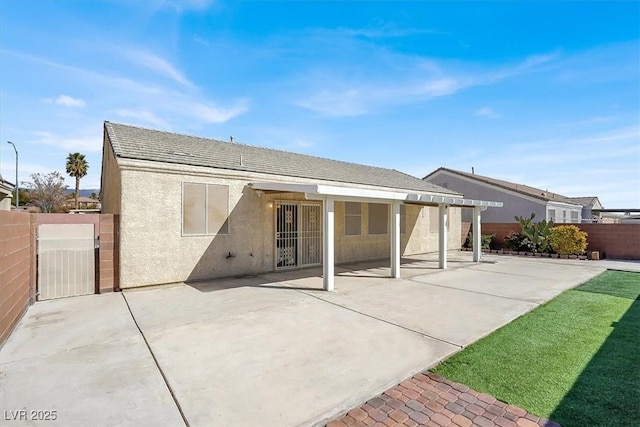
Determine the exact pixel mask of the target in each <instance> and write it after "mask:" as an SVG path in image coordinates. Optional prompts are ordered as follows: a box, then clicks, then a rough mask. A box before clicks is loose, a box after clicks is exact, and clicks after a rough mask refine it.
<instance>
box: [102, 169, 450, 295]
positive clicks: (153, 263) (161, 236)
mask: <svg viewBox="0 0 640 427" xmlns="http://www.w3.org/2000/svg"><path fill="white" fill-rule="evenodd" d="M107 161H108V160H107ZM119 162H120V175H119V178H120V181H119V184H120V185H121V194H122V200H121V210H120V215H121V217H120V224H121V227H120V286H121V287H122V288H131V287H137V286H145V285H152V284H160V283H172V282H180V281H185V280H200V279H206V278H213V277H224V276H232V275H242V274H251V273H259V272H266V271H273V270H274V265H275V262H274V254H275V249H274V247H275V243H274V234H275V233H274V228H275V206H276V202H277V201H278V200H281V201H284V200H304V195H302V194H296V193H265V194H259V193H258V192H256V191H254V190H252V189H250V188H249V187H247V184H249V183H251V182H260V181H278V180H281V181H283V182H292V181H294V182H300V183H311V182H312V181H311V180H306V179H292V178H290V177H278V176H273V175H264V174H251V173H247V172H233V171H226V170H215V169H210V168H198V167H193V166H186V165H169V164H158V163H153V162H143V161H131V160H124V159H119ZM112 166H113V165H112ZM113 169H115V168H113ZM103 173H105V172H103ZM106 173H111V172H106ZM185 182H189V183H202V184H217V185H225V186H228V187H229V233H228V235H207V236H183V235H182V191H183V183H185ZM313 183H318V182H317V181H313ZM331 184H332V185H336V183H331ZM362 187H363V188H367V187H365V186H362ZM118 194H120V193H118ZM113 200H114V201H113V204H114V205H115V204H116V200H117V198H116V197H114V198H113ZM318 203H320V202H318ZM451 213H452V217H451V219H450V227H451V229H450V233H449V245H450V248H451V249H453V248H457V247H459V246H460V215H459V209H451ZM366 221H368V212H367V209H366V204H365V205H364V206H363V226H362V230H363V235H362V236H357V237H354V236H345V235H344V203H341V202H338V203H336V217H335V224H336V230H335V251H336V263H342V262H348V261H358V260H367V259H380V258H386V257H389V254H390V243H389V235H388V234H387V235H375V236H368V235H367V234H366V232H367V222H366ZM437 221H438V215H437V208H427V207H418V206H413V205H412V206H407V232H408V233H406V234H403V235H402V236H401V241H402V249H403V255H407V254H415V253H424V252H433V251H437V249H438V222H437ZM229 253H231V255H232V256H229Z"/></svg>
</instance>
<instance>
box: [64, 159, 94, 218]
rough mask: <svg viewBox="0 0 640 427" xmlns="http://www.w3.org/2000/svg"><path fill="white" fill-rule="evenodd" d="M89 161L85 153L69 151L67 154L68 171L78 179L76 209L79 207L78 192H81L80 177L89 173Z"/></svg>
mask: <svg viewBox="0 0 640 427" xmlns="http://www.w3.org/2000/svg"><path fill="white" fill-rule="evenodd" d="M88 169H89V163H87V160H86V159H85V158H84V154H80V153H69V155H68V156H67V173H68V174H69V176H72V177H74V178H75V179H76V193H75V198H76V209H78V194H79V192H80V178H83V177H85V176H86V175H87V170H88Z"/></svg>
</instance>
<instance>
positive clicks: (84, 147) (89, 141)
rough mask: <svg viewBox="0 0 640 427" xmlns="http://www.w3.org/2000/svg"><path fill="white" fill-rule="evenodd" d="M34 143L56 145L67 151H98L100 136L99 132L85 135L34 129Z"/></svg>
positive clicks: (99, 148)
mask: <svg viewBox="0 0 640 427" xmlns="http://www.w3.org/2000/svg"><path fill="white" fill-rule="evenodd" d="M33 134H34V135H35V136H36V139H35V140H34V141H33V142H34V143H35V144H45V145H51V146H54V147H58V148H60V149H63V150H66V151H69V152H75V151H78V152H100V151H101V150H102V138H101V136H100V134H99V133H95V132H93V133H90V134H86V135H60V134H56V133H53V132H48V131H35V132H33Z"/></svg>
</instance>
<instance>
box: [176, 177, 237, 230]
mask: <svg viewBox="0 0 640 427" xmlns="http://www.w3.org/2000/svg"><path fill="white" fill-rule="evenodd" d="M228 233H229V187H228V186H226V185H215V184H195V183H186V182H185V183H184V185H183V190H182V234H183V235H185V236H187V235H203V234H228Z"/></svg>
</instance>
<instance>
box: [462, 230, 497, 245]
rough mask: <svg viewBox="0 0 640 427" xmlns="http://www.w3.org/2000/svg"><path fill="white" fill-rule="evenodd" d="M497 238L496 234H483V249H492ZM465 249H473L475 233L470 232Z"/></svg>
mask: <svg viewBox="0 0 640 427" xmlns="http://www.w3.org/2000/svg"><path fill="white" fill-rule="evenodd" d="M495 236H496V235H495V234H483V235H482V239H481V241H482V249H490V248H491V241H492V240H493V238H494V237H495ZM464 247H465V248H473V232H472V231H470V232H469V235H468V236H467V241H466V242H465V243H464Z"/></svg>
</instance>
